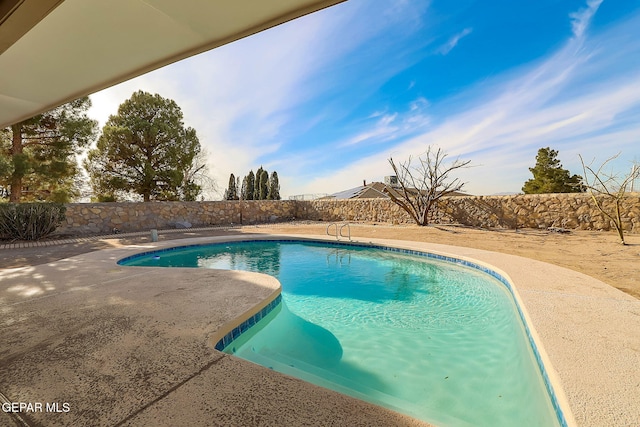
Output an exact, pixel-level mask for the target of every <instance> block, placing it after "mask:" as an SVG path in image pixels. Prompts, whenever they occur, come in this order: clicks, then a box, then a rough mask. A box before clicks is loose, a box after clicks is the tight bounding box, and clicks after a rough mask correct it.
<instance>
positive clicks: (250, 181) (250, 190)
mask: <svg viewBox="0 0 640 427" xmlns="http://www.w3.org/2000/svg"><path fill="white" fill-rule="evenodd" d="M244 180H245V182H244V183H243V185H242V187H243V188H242V200H254V198H253V194H254V192H255V185H256V177H255V175H254V174H253V170H251V171H249V175H247V176H246V177H245V178H244Z"/></svg>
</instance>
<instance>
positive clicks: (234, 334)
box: [118, 239, 567, 427]
mask: <svg viewBox="0 0 640 427" xmlns="http://www.w3.org/2000/svg"><path fill="white" fill-rule="evenodd" d="M249 242H273V243H301V242H302V243H307V244H312V245H313V244H315V245H319V246H343V247H344V246H350V247H357V248H375V249H380V250H383V251H389V252H397V253H401V254H406V255H414V256H420V257H426V258H431V259H435V260H438V261H444V262H449V263H452V264H456V265H460V266H464V267H469V268H473V269H475V270H479V271H481V272H483V273H485V274H488V275H490V276H492V277H493V278H495V279H496V280H498V281H499V282H500V283H502V284H503V285H504V286H505V287H506V288H507V290H508V291H509V293H510V294H511V296H512V298H513V302H514V304H515V306H516V308H517V310H518V315H519V316H520V320H521V321H522V325H523V326H524V329H525V333H526V334H527V339H528V340H529V344H530V345H531V349H532V350H533V354H534V356H535V359H536V362H537V364H538V368H539V369H540V373H541V375H542V378H543V379H544V384H545V387H546V389H547V392H548V393H549V397H550V399H551V404H552V405H553V409H554V410H555V413H556V416H557V417H558V422H559V423H560V426H561V427H567V420H566V418H565V416H564V413H563V411H562V408H561V407H560V404H559V403H558V399H557V397H556V394H555V392H554V390H553V387H552V386H551V382H550V380H549V375H548V373H547V370H546V369H545V367H544V363H543V362H542V357H541V356H540V352H539V351H538V347H537V345H536V343H535V341H534V339H533V336H532V334H531V330H530V328H529V325H528V324H527V322H526V320H525V317H524V314H523V312H522V309H521V308H520V305H519V304H518V302H517V300H516V299H515V295H514V292H513V287H512V285H511V282H509V281H508V280H507V279H506V278H505V277H503V276H502V275H501V274H499V273H498V272H496V271H494V270H492V269H490V268H487V267H485V266H482V265H479V264H476V263H474V262H471V261H466V260H463V259H459V258H454V257H450V256H446V255H438V254H432V253H429V252H422V251H416V250H413V249H401V248H393V247H390V246H382V245H376V244H373V243H354V242H335V241H320V240H305V239H277V240H270V239H256V240H234V241H226V242H215V243H204V244H194V245H184V246H175V247H171V248H166V249H159V250H153V251H146V252H141V253H138V254H135V255H131V256H128V257H126V258H122V259H120V260H118V265H126V263H127V262H128V261H132V260H134V259H136V258H140V257H144V256H147V255H151V254H159V253H163V252H173V251H178V250H184V249H192V248H196V247H201V246H216V245H229V244H233V243H240V244H241V243H249ZM281 301H282V296H281V295H278V296H277V297H276V298H275V299H274V300H273V301H271V302H270V303H269V304H268V305H267V306H266V307H264V308H263V309H262V310H260V311H259V312H258V313H256V314H254V315H253V316H251V317H250V318H249V319H247V320H245V321H244V322H242V323H241V324H240V325H239V326H238V327H236V328H234V329H233V330H232V331H231V332H229V333H228V334H226V335H225V336H224V337H223V338H222V339H221V340H220V341H218V342H217V343H216V345H215V348H216V350H220V351H222V350H224V349H225V348H226V347H227V346H229V344H231V343H232V342H233V340H235V339H237V338H238V337H239V336H240V335H241V334H242V333H243V332H245V331H247V330H248V329H249V328H250V327H251V326H253V325H255V324H256V323H257V322H259V321H260V320H261V319H262V318H263V317H265V316H266V315H267V314H268V313H269V312H271V310H273V309H274V308H275V307H277V305H278V304H280V302H281Z"/></svg>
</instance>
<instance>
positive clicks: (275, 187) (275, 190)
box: [267, 171, 280, 200]
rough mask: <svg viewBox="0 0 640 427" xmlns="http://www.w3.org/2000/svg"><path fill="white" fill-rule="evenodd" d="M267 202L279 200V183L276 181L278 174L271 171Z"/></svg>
mask: <svg viewBox="0 0 640 427" xmlns="http://www.w3.org/2000/svg"><path fill="white" fill-rule="evenodd" d="M267 200H280V182H279V181H278V173H277V172H276V171H273V173H272V174H271V178H270V179H269V192H268V193H267Z"/></svg>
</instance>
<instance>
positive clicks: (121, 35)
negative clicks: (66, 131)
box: [0, 0, 344, 129]
mask: <svg viewBox="0 0 640 427" xmlns="http://www.w3.org/2000/svg"><path fill="white" fill-rule="evenodd" d="M342 1H344V0H185V1H175V0H109V1H104V0H3V1H2V2H0V129H1V128H3V127H6V126H8V125H10V124H12V123H16V122H19V121H21V120H24V119H27V118H29V117H31V116H34V115H36V114H39V113H41V112H43V111H47V110H49V109H51V108H54V107H56V106H58V105H60V104H63V103H65V102H68V101H71V100H73V99H76V98H79V97H81V96H84V95H88V94H91V93H93V92H97V91H99V90H102V89H104V88H107V87H109V86H113V85H115V84H117V83H121V82H123V81H125V80H129V79H131V78H133V77H137V76H139V75H141V74H144V73H147V72H149V71H152V70H155V69H157V68H160V67H162V66H165V65H167V64H170V63H173V62H176V61H179V60H181V59H184V58H187V57H189V56H192V55H195V54H198V53H201V52H205V51H207V50H210V49H213V48H216V47H218V46H222V45H224V44H227V43H230V42H232V41H235V40H238V39H240V38H243V37H246V36H249V35H251V34H255V33H257V32H259V31H262V30H265V29H267V28H270V27H273V26H276V25H279V24H281V23H283V22H286V21H289V20H292V19H295V18H298V17H300V16H303V15H306V14H308V13H311V12H315V11H317V10H320V9H323V8H325V7H328V6H332V5H334V4H337V3H340V2H342Z"/></svg>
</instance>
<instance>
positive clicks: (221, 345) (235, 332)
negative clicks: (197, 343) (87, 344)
mask: <svg viewBox="0 0 640 427" xmlns="http://www.w3.org/2000/svg"><path fill="white" fill-rule="evenodd" d="M281 302H282V295H280V294H278V296H277V297H275V298H274V299H273V301H271V302H269V304H267V305H266V306H265V307H264V308H263V309H262V310H260V311H258V312H257V313H256V314H254V315H253V316H251V317H249V318H248V319H246V320H245V321H243V322H242V323H240V324H239V325H238V326H236V327H235V328H233V329H232V330H231V331H230V332H229V333H228V334H226V335H225V336H224V337H222V338H221V339H220V340H219V341H218V342H217V343H216V345H215V349H216V350H218V351H224V349H225V348H227V347H228V346H229V345H230V344H231V343H232V342H233V341H234V340H236V339H237V338H238V337H239V336H240V335H242V334H243V333H245V332H247V331H248V330H249V328H251V327H252V326H253V325H255V324H256V323H258V322H259V321H260V320H261V319H262V318H263V317H265V316H266V315H267V314H269V313H270V312H271V311H272V310H273V309H274V308H276V307H277V306H278V304H280V303H281Z"/></svg>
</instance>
